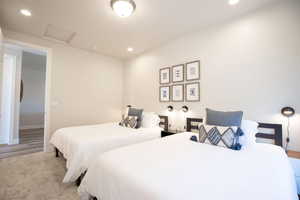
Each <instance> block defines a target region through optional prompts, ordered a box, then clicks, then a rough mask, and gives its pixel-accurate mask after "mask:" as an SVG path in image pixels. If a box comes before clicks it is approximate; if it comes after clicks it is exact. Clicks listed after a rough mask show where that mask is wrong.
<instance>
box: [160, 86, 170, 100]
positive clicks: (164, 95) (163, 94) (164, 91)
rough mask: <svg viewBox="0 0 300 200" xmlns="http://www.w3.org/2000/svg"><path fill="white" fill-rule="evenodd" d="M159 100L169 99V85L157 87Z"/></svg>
mask: <svg viewBox="0 0 300 200" xmlns="http://www.w3.org/2000/svg"><path fill="white" fill-rule="evenodd" d="M159 101H160V102H169V101H170V86H161V87H159Z"/></svg>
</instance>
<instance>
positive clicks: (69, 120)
mask: <svg viewBox="0 0 300 200" xmlns="http://www.w3.org/2000/svg"><path fill="white" fill-rule="evenodd" d="M4 35H5V39H8V40H17V41H21V42H25V43H30V44H34V45H39V46H43V47H46V48H50V49H51V50H52V64H51V85H50V87H51V89H50V93H51V109H50V132H51V134H52V133H53V132H54V131H55V130H57V129H59V128H62V127H68V126H78V125H86V124H96V123H103V122H110V121H115V120H119V119H120V116H121V108H122V94H123V89H122V83H123V63H122V62H121V61H120V60H117V59H114V58H111V57H107V56H102V55H100V54H95V53H91V52H87V51H83V50H79V49H74V48H70V47H68V46H65V45H62V44H57V43H54V42H50V41H46V40H42V39H39V38H36V37H33V36H28V35H24V34H20V33H14V32H11V31H8V30H4Z"/></svg>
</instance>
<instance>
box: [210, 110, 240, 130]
mask: <svg viewBox="0 0 300 200" xmlns="http://www.w3.org/2000/svg"><path fill="white" fill-rule="evenodd" d="M242 118H243V112H242V111H236V112H222V111H216V110H211V109H209V108H206V124H207V125H214V126H236V127H241V123H242Z"/></svg>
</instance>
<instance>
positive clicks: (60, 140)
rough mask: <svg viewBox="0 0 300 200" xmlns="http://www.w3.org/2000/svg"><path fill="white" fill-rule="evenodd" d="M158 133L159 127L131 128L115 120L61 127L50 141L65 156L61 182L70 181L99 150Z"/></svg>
mask: <svg viewBox="0 0 300 200" xmlns="http://www.w3.org/2000/svg"><path fill="white" fill-rule="evenodd" d="M160 136H161V128H160V127H154V128H139V129H132V128H126V127H121V126H119V125H118V124H117V123H106V124H100V125H93V126H79V127H70V128H63V129H60V130H58V131H56V132H55V133H54V135H53V136H52V138H51V141H50V142H51V144H53V145H54V146H55V147H56V148H58V149H59V151H60V152H62V153H63V155H64V157H65V158H66V159H67V173H66V175H65V177H64V179H63V182H73V181H75V180H76V179H77V178H78V177H79V176H80V174H81V173H83V172H84V171H85V170H87V169H88V168H89V165H90V163H91V162H93V161H94V160H95V159H96V158H98V156H99V155H101V154H102V153H104V152H106V151H109V150H112V149H115V148H118V147H122V146H125V145H130V144H134V143H138V142H143V141H147V140H151V139H154V138H159V137H160Z"/></svg>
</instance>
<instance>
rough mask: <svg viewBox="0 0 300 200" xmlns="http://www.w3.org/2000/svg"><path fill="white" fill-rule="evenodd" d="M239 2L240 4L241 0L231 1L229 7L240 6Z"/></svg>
mask: <svg viewBox="0 0 300 200" xmlns="http://www.w3.org/2000/svg"><path fill="white" fill-rule="evenodd" d="M239 2H240V0H229V1H228V3H229V5H231V6H234V5H236V4H238V3H239Z"/></svg>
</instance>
